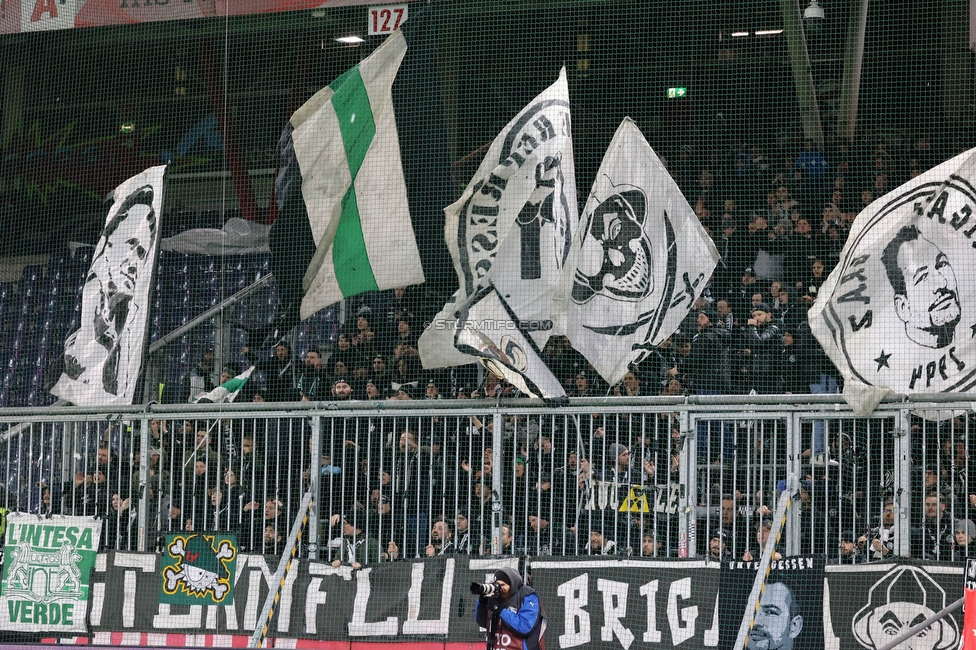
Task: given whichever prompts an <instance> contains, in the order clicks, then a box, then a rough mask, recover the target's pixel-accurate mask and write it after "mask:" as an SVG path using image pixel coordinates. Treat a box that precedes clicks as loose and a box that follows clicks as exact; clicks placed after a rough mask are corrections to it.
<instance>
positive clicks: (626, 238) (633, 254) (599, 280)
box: [572, 188, 654, 304]
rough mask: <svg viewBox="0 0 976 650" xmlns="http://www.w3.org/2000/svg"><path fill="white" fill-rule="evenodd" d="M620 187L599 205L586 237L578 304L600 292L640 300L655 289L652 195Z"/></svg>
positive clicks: (575, 291)
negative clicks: (649, 225)
mask: <svg viewBox="0 0 976 650" xmlns="http://www.w3.org/2000/svg"><path fill="white" fill-rule="evenodd" d="M618 190H619V191H618V193H617V194H613V195H611V196H610V197H608V198H607V199H605V200H604V201H602V202H601V203H599V204H598V205H597V207H596V209H595V210H594V211H593V215H592V216H591V217H590V222H589V228H588V230H587V232H586V234H584V235H583V244H582V246H581V248H580V257H579V262H578V266H577V268H576V275H575V277H574V279H573V293H572V296H573V301H574V302H576V303H578V304H585V303H586V302H588V301H589V300H590V299H591V298H593V297H594V296H595V295H597V294H602V295H604V296H607V297H610V298H612V299H617V300H629V301H637V300H642V299H644V298H646V297H647V296H648V294H650V293H651V291H653V290H654V276H653V275H652V274H651V262H652V257H651V241H650V238H649V237H648V235H647V233H646V232H645V231H644V222H645V220H646V218H647V197H646V196H645V195H644V192H643V191H642V190H640V189H639V188H634V189H631V190H625V189H622V188H618Z"/></svg>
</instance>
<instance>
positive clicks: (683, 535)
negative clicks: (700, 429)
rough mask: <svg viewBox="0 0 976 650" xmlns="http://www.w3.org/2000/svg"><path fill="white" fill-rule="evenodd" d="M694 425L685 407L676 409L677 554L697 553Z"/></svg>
mask: <svg viewBox="0 0 976 650" xmlns="http://www.w3.org/2000/svg"><path fill="white" fill-rule="evenodd" d="M697 425H698V423H697V421H696V420H695V418H694V417H692V416H691V414H690V413H689V411H688V409H687V408H683V409H681V410H680V411H679V427H680V428H679V432H680V436H681V463H680V464H679V466H678V481H679V482H680V483H681V496H680V497H679V499H678V557H695V556H696V555H697V540H696V535H697V524H698V522H697V517H696V514H697V512H696V509H695V506H697V505H698V480H697V476H698V472H697V468H698V445H697V441H696V438H697V436H696V435H695V427H696V426H697Z"/></svg>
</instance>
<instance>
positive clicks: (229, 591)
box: [159, 534, 237, 605]
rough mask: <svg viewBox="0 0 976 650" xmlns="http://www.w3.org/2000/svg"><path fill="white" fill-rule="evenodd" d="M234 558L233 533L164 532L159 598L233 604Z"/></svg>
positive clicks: (235, 548) (198, 603)
mask: <svg viewBox="0 0 976 650" xmlns="http://www.w3.org/2000/svg"><path fill="white" fill-rule="evenodd" d="M236 560H237V539H236V538H235V537H234V536H233V535H217V534H214V535H204V534H191V535H167V536H166V554H165V555H164V556H163V563H162V566H163V570H162V593H160V595H159V602H161V603H173V604H190V605H202V604H213V605H218V604H219V605H231V604H233V602H234V590H233V587H234V583H233V577H234V572H235V569H236Z"/></svg>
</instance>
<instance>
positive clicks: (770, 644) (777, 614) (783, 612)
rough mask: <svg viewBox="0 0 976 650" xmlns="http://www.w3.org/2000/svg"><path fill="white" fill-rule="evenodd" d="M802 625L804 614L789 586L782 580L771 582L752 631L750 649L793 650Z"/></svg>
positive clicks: (764, 594)
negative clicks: (794, 641) (801, 613)
mask: <svg viewBox="0 0 976 650" xmlns="http://www.w3.org/2000/svg"><path fill="white" fill-rule="evenodd" d="M802 629H803V617H802V616H800V608H799V605H798V604H797V602H796V597H795V596H794V595H793V592H792V591H791V590H790V588H789V587H787V586H786V585H785V584H783V583H782V582H774V583H772V584H768V585H766V589H765V591H763V595H762V599H761V600H760V601H759V610H758V611H757V612H756V621H755V623H754V625H753V627H752V632H750V633H749V650H778V649H780V648H782V649H783V650H792V648H793V640H794V639H796V637H798V636H799V635H800V631H801V630H802Z"/></svg>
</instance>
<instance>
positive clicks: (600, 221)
mask: <svg viewBox="0 0 976 650" xmlns="http://www.w3.org/2000/svg"><path fill="white" fill-rule="evenodd" d="M717 262H718V251H717V250H715V246H714V245H713V244H712V241H711V239H710V238H709V237H708V234H707V233H706V232H705V229H704V228H702V225H701V223H700V222H699V220H698V217H697V216H696V215H695V212H694V210H692V208H691V206H690V205H688V202H687V201H686V200H685V199H684V197H683V196H682V194H681V191H680V190H679V189H678V186H677V184H676V183H675V182H674V179H672V178H671V176H670V174H668V171H667V169H665V167H664V164H663V163H662V162H661V160H660V159H659V158H658V157H657V155H656V154H655V153H654V150H653V149H651V146H650V145H649V144H648V143H647V141H646V140H645V139H644V136H643V135H642V134H641V132H640V130H639V129H638V128H637V125H636V124H634V122H633V121H631V120H630V119H629V118H628V119H625V120H624V121H623V122H622V123H621V124H620V127H619V128H618V129H617V133H616V134H615V135H614V137H613V140H612V141H611V143H610V146H609V147H608V148H607V153H606V156H605V157H604V159H603V163H602V164H601V166H600V171H599V172H598V173H597V178H596V181H594V183H593V188H592V190H591V191H590V196H589V199H588V200H587V203H586V207H585V208H584V210H583V216H582V217H581V218H580V226H579V229H578V230H577V235H576V241H575V245H574V250H573V253H572V254H571V256H570V263H571V264H574V267H573V268H574V269H575V272H574V273H573V275H572V289H571V290H570V298H571V300H570V301H569V306H568V308H567V314H566V322H565V331H566V334H567V336H568V337H569V339H570V341H572V343H573V346H574V347H575V348H576V349H577V350H579V351H580V352H582V353H583V355H584V356H586V358H587V360H588V361H589V362H590V363H591V364H593V367H594V368H595V369H596V370H597V372H599V373H600V375H602V376H603V377H604V379H606V380H607V381H608V382H610V383H612V384H613V383H617V382H619V381H620V380H621V379H623V377H624V375H625V374H626V372H627V367H628V365H629V364H631V363H633V362H636V361H639V360H640V359H641V358H642V357H643V356H644V355H645V354H647V351H648V350H650V349H652V348H653V347H654V346H656V345H658V344H659V343H661V342H662V341H664V340H665V339H666V338H668V337H669V336H670V335H671V334H673V333H674V331H675V330H677V329H678V326H679V325H680V324H681V321H682V320H683V319H684V317H685V316H687V314H688V311H689V310H690V309H691V308H692V307H693V305H694V303H695V300H697V299H698V297H699V296H700V295H701V292H702V291H703V290H704V288H705V285H706V283H707V282H708V279H709V278H710V277H711V275H712V271H713V270H714V269H715V265H716V264H717Z"/></svg>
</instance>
